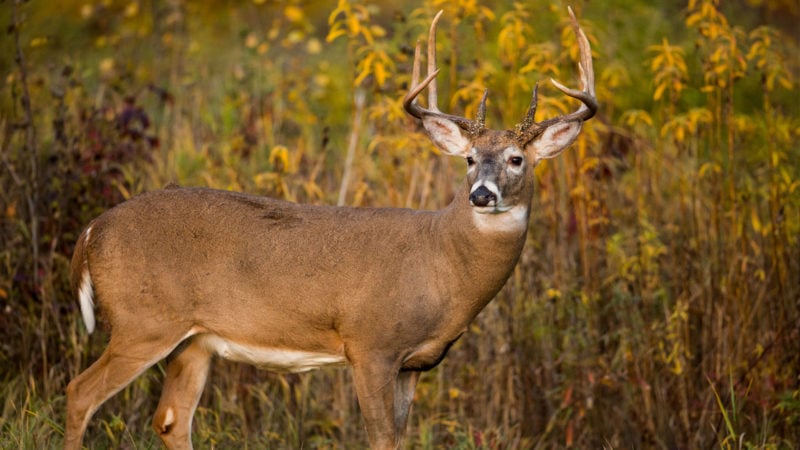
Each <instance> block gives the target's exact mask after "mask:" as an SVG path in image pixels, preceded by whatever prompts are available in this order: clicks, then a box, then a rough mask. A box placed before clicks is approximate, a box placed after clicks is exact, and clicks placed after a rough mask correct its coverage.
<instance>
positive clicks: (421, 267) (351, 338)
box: [65, 10, 597, 449]
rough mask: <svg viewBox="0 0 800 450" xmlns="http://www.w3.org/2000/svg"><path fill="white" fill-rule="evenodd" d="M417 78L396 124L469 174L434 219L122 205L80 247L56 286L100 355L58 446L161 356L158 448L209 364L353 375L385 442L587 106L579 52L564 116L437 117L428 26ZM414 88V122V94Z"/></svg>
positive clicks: (81, 385)
mask: <svg viewBox="0 0 800 450" xmlns="http://www.w3.org/2000/svg"><path fill="white" fill-rule="evenodd" d="M440 16H441V12H440V13H439V14H438V15H437V16H436V18H435V19H434V20H433V23H432V24H431V29H430V36H429V40H428V69H427V71H428V75H427V77H426V78H425V79H424V80H423V81H422V82H419V76H420V74H419V72H420V67H419V66H420V47H419V45H417V49H416V54H415V56H414V70H413V76H412V86H411V87H410V91H409V92H408V94H407V95H406V97H405V100H404V106H405V108H406V110H407V111H408V113H410V114H411V115H413V116H414V117H416V118H418V119H420V120H421V121H422V124H423V126H424V127H425V129H426V130H427V132H428V133H429V134H430V137H431V139H432V140H433V142H434V143H435V144H436V145H437V146H438V147H439V148H440V149H441V150H442V151H443V152H445V153H447V154H450V155H456V156H460V157H462V158H465V159H466V161H467V177H466V181H465V182H464V185H463V187H462V188H461V189H459V190H458V192H457V194H456V195H455V198H454V199H453V201H452V203H450V205H449V206H448V207H446V208H445V209H443V210H441V211H414V210H408V209H395V208H342V207H325V206H309V205H298V204H295V203H289V202H285V201H279V200H273V199H268V198H261V197H255V196H251V195H246V194H240V193H233V192H224V191H215V190H209V189H182V188H172V189H165V190H161V191H156V192H151V193H147V194H143V195H140V196H138V197H135V198H133V199H131V200H129V201H127V202H125V203H123V204H121V205H119V206H117V207H115V208H113V209H111V210H110V211H108V212H106V213H105V214H103V215H101V216H100V217H98V218H97V219H96V220H94V221H93V222H92V223H90V224H89V226H88V227H87V228H86V230H85V231H84V232H83V234H82V235H81V236H80V238H79V240H78V243H77V246H76V248H75V255H74V257H73V259H72V284H73V287H74V290H75V292H76V295H77V296H78V298H79V300H80V307H81V312H82V313H83V318H84V321H85V323H86V326H87V328H88V330H89V332H91V331H92V329H93V328H94V325H95V318H94V312H93V300H92V299H93V295H94V294H96V298H97V302H98V303H99V307H100V309H101V311H102V313H103V315H104V317H105V319H106V321H107V323H108V324H109V325H110V328H111V338H110V342H109V343H108V347H107V348H106V350H105V352H104V353H103V354H102V355H101V356H100V358H99V359H98V360H97V361H96V362H95V363H94V364H92V366H91V367H89V368H88V369H86V371H84V372H83V373H81V374H80V375H79V376H78V377H76V378H75V379H74V380H72V381H71V382H70V384H69V386H68V387H67V425H66V436H65V448H67V449H78V448H80V446H81V440H82V437H83V434H84V431H85V429H86V425H87V423H88V421H89V419H90V417H91V416H92V414H93V413H94V411H95V410H96V409H97V408H98V406H99V405H100V404H101V403H103V402H104V401H105V400H106V399H108V398H109V397H110V396H112V395H113V394H114V393H116V392H118V391H119V390H120V389H122V388H123V387H124V386H126V385H127V384H128V383H130V382H131V381H132V380H133V379H134V378H136V377H137V376H138V375H139V374H141V373H142V372H143V371H144V370H146V369H147V368H148V367H150V366H152V365H154V364H156V363H157V362H159V361H160V360H162V359H164V358H166V357H168V356H169V357H170V358H169V362H168V365H167V371H166V379H165V380H164V388H163V393H162V394H161V400H160V402H159V405H158V408H157V411H156V413H155V417H154V419H153V427H154V428H155V430H156V432H157V433H158V434H159V436H160V437H161V439H162V440H163V442H164V444H165V445H166V446H167V447H168V448H190V447H191V445H192V443H191V425H192V415H193V414H194V411H195V408H196V406H197V403H198V401H199V399H200V395H201V393H202V392H203V388H204V385H205V383H206V377H207V375H208V372H209V365H210V363H211V358H212V357H213V356H214V355H218V356H221V357H222V358H226V359H231V360H234V361H244V362H248V363H252V364H255V365H257V366H261V367H265V368H268V369H274V370H283V371H290V372H301V371H305V370H310V369H314V368H317V367H320V366H325V365H331V364H347V365H350V366H352V370H353V377H354V380H355V387H356V393H357V396H358V402H359V405H360V407H361V412H362V415H363V417H364V421H365V423H366V428H367V433H368V436H369V441H370V445H371V447H372V448H374V449H390V448H397V447H399V446H400V441H401V437H402V435H403V433H404V430H405V427H406V421H407V418H408V412H409V408H410V406H411V401H412V399H413V394H414V388H415V386H416V383H417V379H418V377H419V374H420V372H422V371H425V370H428V369H431V368H432V367H434V366H436V365H437V364H438V363H439V361H441V360H442V358H443V357H444V356H445V353H446V352H447V349H448V348H449V347H450V345H451V344H452V343H453V342H454V341H455V340H456V339H458V338H459V336H461V334H462V333H463V332H464V331H465V329H466V327H467V325H468V324H469V323H470V321H472V320H473V319H474V318H475V316H476V315H477V314H478V313H479V312H480V311H481V310H482V309H483V308H484V306H486V304H487V303H488V302H489V301H490V300H491V299H492V298H493V297H494V296H495V294H497V292H498V291H499V290H500V288H501V287H502V286H503V284H504V283H505V282H506V279H507V278H508V277H509V275H510V273H511V271H512V270H513V268H514V266H515V264H516V263H517V259H518V258H519V255H520V252H521V251H522V247H523V245H524V243H525V234H526V232H527V229H528V216H529V214H530V205H531V198H532V196H533V189H534V175H533V168H534V166H535V165H536V164H537V163H538V162H539V161H540V160H542V159H544V158H552V157H554V156H556V155H558V154H559V153H561V151H562V150H563V149H564V148H565V147H567V146H568V145H570V144H571V143H572V142H573V141H574V140H575V138H576V137H577V136H578V133H579V132H580V130H581V126H582V124H583V121H585V120H587V119H589V118H591V117H592V116H593V115H594V114H595V111H596V110H597V102H596V99H595V90H594V75H593V71H592V59H591V50H590V49H589V42H588V41H587V39H586V36H585V35H584V34H583V31H582V30H581V29H580V27H579V25H578V22H577V21H576V19H575V16H574V15H573V14H572V10H570V16H571V18H572V25H573V28H574V30H575V33H576V35H577V37H578V43H579V46H580V63H579V68H580V78H581V85H582V89H581V90H576V89H569V88H566V87H564V86H562V85H561V84H559V83H557V82H555V81H553V83H554V84H555V86H556V87H557V88H558V89H559V90H561V91H562V92H563V93H565V94H566V95H568V96H570V97H574V98H576V99H579V100H580V101H581V102H582V104H581V106H580V108H579V109H578V110H577V111H575V112H573V113H571V114H567V115H564V116H561V117H558V118H554V119H550V120H546V121H543V122H538V123H537V122H535V121H534V113H535V109H536V92H535V90H534V95H533V100H532V101H531V105H530V108H529V110H528V113H527V115H526V116H525V118H524V120H523V121H522V123H521V124H520V125H518V126H516V127H515V128H514V129H511V130H505V131H494V130H490V129H487V128H485V126H484V117H485V110H486V95H485V94H484V97H483V100H482V101H481V104H480V109H479V112H478V118H477V120H469V119H466V118H464V117H459V116H454V115H450V114H446V113H442V112H440V111H439V109H438V107H437V105H436V103H437V101H436V74H437V72H438V70H437V69H436V63H435V59H436V53H435V52H436V50H435V49H436V44H435V33H436V23H437V21H438V19H439V17H440ZM426 87H427V89H428V105H427V109H426V108H423V107H422V106H420V105H419V104H418V103H417V100H416V98H417V96H418V95H419V93H420V92H421V91H423V90H424V89H425V88H426Z"/></svg>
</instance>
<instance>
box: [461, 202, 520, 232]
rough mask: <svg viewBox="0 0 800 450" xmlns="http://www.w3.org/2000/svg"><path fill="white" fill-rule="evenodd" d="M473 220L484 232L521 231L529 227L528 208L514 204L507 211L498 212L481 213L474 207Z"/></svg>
mask: <svg viewBox="0 0 800 450" xmlns="http://www.w3.org/2000/svg"><path fill="white" fill-rule="evenodd" d="M472 222H473V223H474V224H475V226H476V227H477V228H478V229H479V230H480V231H481V232H484V233H491V232H501V233H512V232H521V231H524V230H525V229H526V228H527V227H528V208H527V207H525V206H514V207H513V208H511V209H509V210H507V211H503V212H496V213H481V212H478V211H476V210H475V209H474V208H473V211H472Z"/></svg>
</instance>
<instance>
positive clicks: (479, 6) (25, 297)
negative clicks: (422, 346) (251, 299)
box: [0, 0, 800, 449]
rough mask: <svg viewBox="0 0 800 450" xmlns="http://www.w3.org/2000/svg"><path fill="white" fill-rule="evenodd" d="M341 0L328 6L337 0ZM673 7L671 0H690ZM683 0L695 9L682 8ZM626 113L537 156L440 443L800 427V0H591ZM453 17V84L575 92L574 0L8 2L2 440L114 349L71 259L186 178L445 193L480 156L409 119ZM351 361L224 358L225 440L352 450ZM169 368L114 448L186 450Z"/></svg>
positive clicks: (1, 15)
mask: <svg viewBox="0 0 800 450" xmlns="http://www.w3.org/2000/svg"><path fill="white" fill-rule="evenodd" d="M311 3H314V2H311ZM662 3H663V2H662ZM666 3H669V2H666ZM573 7H574V8H575V9H576V11H577V13H578V14H577V15H578V18H579V20H580V22H581V24H582V26H583V28H584V30H585V31H586V32H587V34H588V37H589V39H590V41H591V43H592V48H593V52H594V56H595V70H596V76H597V85H598V86H597V88H598V96H599V100H600V104H601V109H600V112H599V114H598V117H596V118H595V119H593V120H592V121H590V122H588V123H587V124H586V126H585V127H584V132H583V133H582V135H581V137H580V138H579V139H578V141H577V142H576V143H575V145H574V146H573V148H572V149H571V150H570V151H568V152H565V154H564V155H563V156H561V157H560V158H559V159H556V160H552V161H546V162H544V163H543V164H542V165H541V166H540V167H539V168H537V171H536V176H537V181H538V192H537V198H536V199H535V200H534V202H535V205H534V206H535V207H534V210H533V213H532V217H531V224H530V225H531V227H530V232H529V236H528V242H527V245H526V249H525V251H524V253H523V255H522V256H521V258H520V262H519V264H518V266H517V268H516V270H515V272H514V274H513V275H512V277H511V279H510V280H509V282H508V283H507V285H506V286H505V288H504V289H503V290H502V291H501V293H500V294H499V295H498V297H497V299H496V300H495V301H494V302H492V303H491V304H490V305H489V307H488V308H487V309H486V310H485V311H484V312H483V313H482V314H481V315H480V316H479V317H478V319H477V320H476V322H475V323H474V324H473V325H472V327H471V330H470V331H471V332H470V333H469V334H468V335H467V336H465V337H464V338H462V339H461V341H460V342H458V343H457V344H456V345H455V346H454V347H453V348H452V350H451V351H450V354H449V356H448V358H446V359H445V361H444V362H443V363H442V365H441V366H440V367H438V368H437V369H435V370H433V371H431V372H430V373H427V374H425V375H424V376H423V377H422V379H421V382H420V384H419V387H418V391H417V396H416V402H415V407H414V410H413V412H412V416H411V419H410V424H409V434H410V436H409V445H410V446H411V447H413V448H417V447H419V448H441V447H448V448H449V447H455V448H470V449H471V448H476V449H478V448H536V447H547V448H551V447H555V448H563V447H575V448H600V447H603V448H605V447H614V448H628V447H630V448H651V447H666V448H709V447H712V448H713V447H720V448H775V449H781V448H795V447H797V446H798V443H800V434H798V429H800V406H799V405H800V401H798V398H800V394H798V393H799V392H800V385H798V383H800V380H798V378H797V374H798V372H800V347H799V346H798V344H797V343H798V342H800V335H798V330H800V306H799V304H798V299H799V298H800V278H798V276H797V274H798V273H800V165H798V164H796V161H798V159H800V147H798V145H797V142H798V139H799V138H800V115H798V108H797V105H798V104H800V94H799V93H798V90H797V77H798V74H800V65H798V59H797V58H796V55H797V54H798V51H799V50H800V49H798V41H797V38H796V33H794V31H793V30H794V27H795V23H796V22H797V20H798V19H800V17H798V14H800V12H799V11H798V8H797V5H796V4H794V3H793V2H786V1H783V0H776V1H746V2H745V1H734V2H719V1H717V0H689V1H688V3H687V4H686V5H680V6H678V5H672V4H668V5H660V4H657V3H656V4H653V2H646V1H641V0H616V1H613V2H587V3H585V4H584V3H583V2H577V3H576V4H573ZM439 9H444V10H445V15H444V17H443V19H442V22H441V24H440V33H439V38H438V45H437V47H438V51H439V61H440V62H439V64H440V69H441V73H440V75H439V86H440V92H439V97H440V100H441V101H440V103H442V104H445V105H447V106H446V109H448V110H449V111H451V112H453V113H458V114H463V115H466V116H474V115H475V112H476V110H477V106H478V103H479V100H480V97H481V95H482V93H483V90H484V89H485V88H489V90H490V95H489V103H488V105H489V112H488V115H489V121H488V125H489V126H492V127H495V128H501V127H505V128H511V127H513V126H514V124H515V123H517V122H519V121H520V119H521V118H522V115H523V113H524V111H525V108H526V107H527V104H528V102H529V101H530V93H531V91H532V89H533V86H534V85H535V84H536V83H537V82H539V81H542V83H541V84H540V100H539V108H538V110H537V120H543V119H546V118H549V117H553V116H554V115H557V114H561V113H564V112H567V111H570V110H573V109H574V108H575V107H576V104H575V102H574V101H573V100H570V99H567V98H564V96H563V95H560V94H559V93H558V91H557V90H555V89H553V88H552V87H551V86H550V84H549V82H547V80H548V78H555V79H559V80H561V81H564V82H565V84H569V85H572V84H574V83H571V82H570V80H576V79H577V74H576V70H577V68H576V63H575V61H576V57H577V46H576V45H575V41H574V36H573V34H572V32H571V30H570V28H569V26H568V21H567V20H566V17H567V16H566V8H565V7H564V6H562V5H561V4H560V3H558V2H544V1H538V2H533V3H531V2H514V3H508V4H502V5H496V4H494V3H491V2H485V1H478V0H459V1H445V0H430V1H425V2H408V1H403V2H399V3H398V2H393V3H391V4H390V3H388V2H383V1H374V2H368V1H358V0H339V1H338V3H336V4H335V5H334V4H328V3H326V2H316V3H314V4H313V5H312V4H307V2H299V1H297V0H281V1H275V2H268V1H265V0H249V1H245V0H240V1H233V2H221V3H219V2H183V1H172V2H149V3H148V2H141V1H136V0H133V1H128V0H126V1H118V0H104V1H76V0H66V1H59V2H20V1H10V2H4V3H0V20H2V22H3V24H4V29H6V27H7V28H8V34H7V38H6V39H2V40H0V71H2V77H3V78H2V79H1V80H0V83H1V84H0V164H1V165H2V170H0V237H2V245H0V305H1V306H2V308H0V330H2V331H1V332H0V333H2V334H1V335H0V367H2V369H0V380H2V390H0V397H2V398H4V400H3V403H2V405H3V414H2V417H0V447H3V448H42V447H45V448H47V447H57V446H58V445H59V444H60V441H61V434H62V433H63V429H62V426H63V417H64V396H63V390H64V387H65V386H66V384H67V382H68V381H69V379H70V378H72V377H74V376H75V375H76V374H77V373H79V372H80V371H81V370H82V369H84V368H86V367H87V366H88V365H89V364H90V363H91V362H92V361H93V360H94V359H95V358H96V357H97V356H98V355H99V354H100V352H101V351H102V348H103V346H104V340H105V339H106V338H107V335H103V333H100V334H99V335H93V336H91V338H90V337H88V336H87V335H86V334H85V331H84V328H83V325H82V324H81V323H80V318H79V316H80V314H79V313H78V311H77V304H76V301H75V299H74V298H73V297H72V294H71V292H70V287H69V281H68V270H69V258H70V256H71V253H72V248H73V246H74V242H75V240H76V239H77V236H78V233H79V232H80V230H81V228H82V227H83V226H85V225H86V224H87V223H88V222H89V221H90V220H91V219H92V218H93V217H96V216H97V215H98V214H100V213H101V212H102V211H104V210H106V209H108V208H109V207H111V206H113V205H114V204H117V203H119V202H121V201H123V200H124V199H126V198H129V197H130V196H132V195H135V194H137V193H139V192H142V191H144V190H149V189H156V188H159V187H161V186H164V185H165V184H167V183H170V182H177V183H179V184H182V185H202V186H212V187H217V188H224V189H234V190H243V191H248V192H253V193H259V194H263V195H270V196H275V197H280V198H285V199H289V200H293V201H299V202H304V203H315V204H335V203H337V202H339V203H348V204H351V205H374V206H403V207H413V208H429V209H430V208H440V207H443V206H444V205H446V204H447V202H448V201H449V199H450V198H452V193H453V191H454V190H455V189H457V188H458V186H459V184H460V177H461V173H462V171H463V166H462V164H461V163H460V162H459V161H453V160H450V159H448V158H445V157H442V156H440V155H438V154H437V151H436V150H435V148H434V147H433V146H432V145H431V144H430V143H429V142H428V140H427V137H426V136H425V135H424V131H422V130H421V129H420V128H419V126H418V125H417V124H416V123H415V122H414V121H413V120H411V119H409V118H407V117H406V114H405V113H404V111H403V109H402V97H403V95H404V91H405V89H407V86H408V83H409V82H410V73H411V61H412V58H413V47H414V44H415V43H416V41H417V40H418V39H419V40H423V41H424V40H425V39H427V36H426V31H427V26H428V24H429V23H430V19H431V18H432V17H433V15H434V14H435V12H436V11H438V10H439ZM348 375H349V374H348V373H347V372H346V371H337V370H331V371H328V370H325V371H321V372H317V373H315V374H308V375H302V376H298V375H275V374H270V373H266V372H259V371H257V370H255V369H253V368H251V367H249V366H245V365H238V364H230V363H225V362H218V363H215V365H214V368H213V370H212V374H211V377H210V378H211V382H210V383H209V386H208V387H207V390H206V392H205V395H204V396H203V399H202V401H201V404H200V408H199V409H198V412H197V414H196V417H195V426H194V431H195V434H194V440H195V444H196V445H197V446H198V447H219V448H238V447H245V446H251V447H256V448H262V447H263V448H300V447H314V448H316V447H323V448H352V447H357V448H358V447H363V446H364V445H365V443H366V436H365V433H364V430H363V427H362V426H361V422H360V418H359V416H358V407H357V402H356V400H355V397H354V393H353V387H352V383H351V381H350V379H349V376H348ZM161 380H162V374H161V368H160V367H156V368H154V369H151V370H150V371H148V372H147V373H145V374H144V375H143V376H142V377H140V378H139V379H138V380H137V381H136V382H134V383H133V384H132V385H131V386H129V387H128V388H126V389H124V390H123V391H122V392H121V393H119V394H118V395H117V396H115V397H114V398H113V399H111V400H110V401H109V402H107V404H105V405H104V406H103V407H102V408H101V409H100V411H98V413H97V414H96V415H95V417H94V419H93V421H92V423H91V425H90V428H89V431H88V436H87V442H86V443H87V444H88V445H89V446H90V447H96V448H105V447H120V446H122V447H136V448H141V447H145V448H149V447H153V446H157V443H158V438H157V436H156V435H155V433H153V432H151V431H150V429H149V421H150V414H151V413H152V411H154V410H155V406H156V402H157V399H158V392H159V390H160V383H161Z"/></svg>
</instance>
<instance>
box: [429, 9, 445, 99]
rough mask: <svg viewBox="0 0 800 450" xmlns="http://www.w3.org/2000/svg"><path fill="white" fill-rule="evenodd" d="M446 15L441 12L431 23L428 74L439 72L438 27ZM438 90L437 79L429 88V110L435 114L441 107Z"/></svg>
mask: <svg viewBox="0 0 800 450" xmlns="http://www.w3.org/2000/svg"><path fill="white" fill-rule="evenodd" d="M442 14H444V10H440V11H439V12H438V13H436V16H434V17H433V21H431V28H430V31H429V32H428V73H429V74H430V73H434V72H438V69H436V26H437V25H438V24H439V19H440V18H441V17H442ZM437 97H438V90H437V88H436V79H435V78H434V79H433V80H432V81H431V84H430V85H429V86H428V109H430V110H431V111H433V112H439V105H438V99H437Z"/></svg>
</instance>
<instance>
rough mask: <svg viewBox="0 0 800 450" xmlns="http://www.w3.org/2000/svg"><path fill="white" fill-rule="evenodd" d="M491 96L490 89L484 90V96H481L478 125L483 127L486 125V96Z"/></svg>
mask: <svg viewBox="0 0 800 450" xmlns="http://www.w3.org/2000/svg"><path fill="white" fill-rule="evenodd" d="M488 97H489V89H488V88H487V89H484V90H483V98H481V104H480V105H478V119H477V122H478V127H480V129H483V128H485V127H486V98H488Z"/></svg>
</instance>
